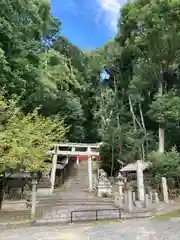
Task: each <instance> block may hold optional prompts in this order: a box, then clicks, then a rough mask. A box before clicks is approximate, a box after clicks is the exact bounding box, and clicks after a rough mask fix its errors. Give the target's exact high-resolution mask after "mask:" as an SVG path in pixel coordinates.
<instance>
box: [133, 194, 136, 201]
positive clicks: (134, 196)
mask: <svg viewBox="0 0 180 240" xmlns="http://www.w3.org/2000/svg"><path fill="white" fill-rule="evenodd" d="M132 200H133V202H135V201H136V193H135V192H132Z"/></svg>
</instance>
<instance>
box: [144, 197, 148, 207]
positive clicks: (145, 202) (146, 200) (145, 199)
mask: <svg viewBox="0 0 180 240" xmlns="http://www.w3.org/2000/svg"><path fill="white" fill-rule="evenodd" d="M144 206H145V208H148V207H149V195H148V194H145V198H144Z"/></svg>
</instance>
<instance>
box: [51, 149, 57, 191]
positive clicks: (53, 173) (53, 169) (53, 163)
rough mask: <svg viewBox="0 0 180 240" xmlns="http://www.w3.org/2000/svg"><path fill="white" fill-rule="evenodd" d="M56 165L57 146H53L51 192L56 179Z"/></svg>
mask: <svg viewBox="0 0 180 240" xmlns="http://www.w3.org/2000/svg"><path fill="white" fill-rule="evenodd" d="M56 166H57V147H55V148H54V155H53V160H52V169H51V194H52V193H53V191H54V184H55V179H56Z"/></svg>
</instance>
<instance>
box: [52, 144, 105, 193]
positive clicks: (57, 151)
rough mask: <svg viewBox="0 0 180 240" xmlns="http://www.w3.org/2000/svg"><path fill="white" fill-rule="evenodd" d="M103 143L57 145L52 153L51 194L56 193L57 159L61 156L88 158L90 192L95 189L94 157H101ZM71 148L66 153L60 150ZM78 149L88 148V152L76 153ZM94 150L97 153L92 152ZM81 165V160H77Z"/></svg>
mask: <svg viewBox="0 0 180 240" xmlns="http://www.w3.org/2000/svg"><path fill="white" fill-rule="evenodd" d="M101 144H102V143H60V144H55V146H54V149H53V150H52V151H51V153H52V154H53V161H52V171H51V193H53V191H54V184H55V177H56V166H57V157H58V156H59V155H63V156H67V157H68V156H82V155H87V156H88V178H89V192H91V191H92V189H93V182H92V157H93V156H99V148H100V145H101ZM62 147H63V148H64V147H67V148H71V150H68V151H64V150H60V148H62ZM76 148H86V151H76ZM92 149H93V150H94V149H95V150H96V151H92ZM78 163H79V159H77V164H78Z"/></svg>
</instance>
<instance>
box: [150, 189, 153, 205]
mask: <svg viewBox="0 0 180 240" xmlns="http://www.w3.org/2000/svg"><path fill="white" fill-rule="evenodd" d="M149 197H150V203H152V202H153V193H152V191H150V192H149Z"/></svg>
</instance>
